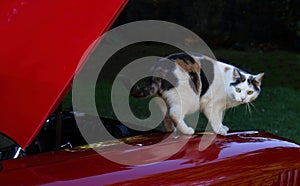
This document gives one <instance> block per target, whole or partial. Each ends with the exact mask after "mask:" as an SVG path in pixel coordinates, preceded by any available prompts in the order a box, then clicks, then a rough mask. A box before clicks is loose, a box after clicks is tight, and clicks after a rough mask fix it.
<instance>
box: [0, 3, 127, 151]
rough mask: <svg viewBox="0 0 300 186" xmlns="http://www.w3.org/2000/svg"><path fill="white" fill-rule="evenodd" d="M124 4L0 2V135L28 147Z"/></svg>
mask: <svg viewBox="0 0 300 186" xmlns="http://www.w3.org/2000/svg"><path fill="white" fill-rule="evenodd" d="M126 2H127V0H113V1H107V0H89V1H86V0H65V1H53V0H43V1H32V0H23V1H20V0H4V1H1V3H0V4H1V5H0V41H1V45H0V47H1V48H0V62H1V67H0V86H1V89H0V90H1V91H0V103H1V107H0V115H1V121H0V122H1V124H0V132H1V133H3V134H5V135H7V136H8V137H10V138H11V139H13V140H14V141H15V142H16V143H18V144H19V145H20V146H21V147H23V148H25V147H27V146H28V145H29V144H30V142H31V141H32V140H33V139H34V137H35V136H36V134H37V133H38V131H39V130H40V128H41V126H42V125H43V123H44V122H45V120H46V119H47V117H48V116H49V114H51V112H53V111H54V110H55V109H56V107H57V105H58V104H59V103H60V102H61V101H62V99H63V97H64V96H65V94H66V93H67V92H68V90H69V89H70V83H71V82H72V79H73V77H74V74H75V71H76V69H77V66H78V64H80V63H81V61H84V60H85V56H86V55H85V54H87V53H89V51H88V50H89V49H91V48H93V47H91V46H92V44H93V43H94V42H95V41H96V40H97V38H99V36H100V35H101V34H103V33H104V32H105V31H106V30H107V29H108V28H109V27H110V26H111V24H112V23H113V22H114V20H115V18H116V17H117V16H118V14H119V13H120V11H121V10H122V8H123V7H124V6H125V4H126Z"/></svg>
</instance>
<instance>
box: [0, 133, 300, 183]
mask: <svg viewBox="0 0 300 186" xmlns="http://www.w3.org/2000/svg"><path fill="white" fill-rule="evenodd" d="M166 135H167V134H150V135H144V136H139V137H134V138H125V139H123V140H122V142H126V143H128V144H131V145H132V147H129V149H127V150H126V149H123V150H120V149H121V145H120V144H119V143H116V142H111V143H109V142H108V143H106V145H104V146H102V147H98V148H96V150H97V151H101V152H105V153H106V154H107V155H111V156H120V157H124V158H126V157H127V158H128V157H130V158H140V159H141V158H142V157H150V156H151V157H154V158H155V157H156V156H160V155H161V153H163V151H164V150H167V149H170V148H172V147H176V145H177V144H178V143H180V142H182V140H184V139H185V138H186V136H177V137H176V138H174V139H173V140H172V141H171V142H166V143H159V144H154V145H153V143H155V142H158V141H160V140H161V139H163V138H165V137H166ZM207 137H209V135H208V136H205V137H203V136H202V135H194V136H193V137H192V138H191V139H190V140H189V142H188V143H187V144H186V145H185V146H184V147H183V148H182V149H180V150H179V151H178V152H177V153H176V154H174V155H173V156H171V157H170V158H168V159H166V160H164V161H160V162H156V163H152V164H145V165H140V166H128V165H121V164H117V163H114V162H111V161H109V160H107V159H105V158H103V157H102V156H100V155H99V154H97V153H96V152H95V151H94V150H92V149H90V148H84V147H81V148H75V149H68V150H64V151H56V152H50V153H45V154H39V155H33V156H28V157H24V158H20V159H16V160H6V161H3V162H1V164H2V166H3V170H2V171H1V172H0V180H1V183H3V184H6V183H10V184H12V185H19V184H22V185H38V184H41V185H43V184H45V185H89V186H90V185H106V184H108V185H153V184H154V185H175V184H178V185H280V184H285V185H288V184H289V185H299V184H300V146H299V145H297V144H294V143H292V142H288V141H284V140H282V139H279V138H277V137H275V136H272V135H270V134H266V133H261V132H237V133H230V134H229V135H228V136H226V137H224V136H217V138H215V139H214V140H213V141H212V143H211V145H210V146H208V148H206V149H205V150H203V151H200V150H199V143H200V141H201V140H207V139H208V138H207ZM109 144H111V145H109ZM137 144H142V145H137ZM150 144H152V145H150ZM132 154H135V156H134V157H133V156H132ZM147 159H148V158H146V160H145V163H146V161H147ZM15 178H18V179H15Z"/></svg>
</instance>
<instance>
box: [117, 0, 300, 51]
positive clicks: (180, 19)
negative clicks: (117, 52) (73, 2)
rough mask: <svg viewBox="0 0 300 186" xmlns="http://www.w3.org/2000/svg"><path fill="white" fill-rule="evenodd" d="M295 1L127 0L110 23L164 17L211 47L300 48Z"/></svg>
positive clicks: (299, 6) (299, 10)
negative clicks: (120, 11) (186, 29)
mask: <svg viewBox="0 0 300 186" xmlns="http://www.w3.org/2000/svg"><path fill="white" fill-rule="evenodd" d="M299 18H300V1H297V0H230V1H225V0H209V1H203V0H176V1H174V0H143V1H141V0H131V1H129V3H128V5H127V6H126V8H125V9H124V11H123V12H122V13H121V15H120V17H119V18H118V19H117V21H116V23H115V25H114V26H117V25H120V24H124V23H126V22H132V21H137V20H147V19H155V20H164V21H170V22H173V23H177V24H179V25H182V26H184V27H186V28H188V29H190V30H192V31H193V32H195V33H196V34H198V35H199V36H200V37H201V38H202V39H204V41H205V42H206V43H207V44H208V46H210V47H212V48H231V49H237V50H256V49H257V50H263V51H270V50H275V49H284V50H289V51H299V49H300V19H299Z"/></svg>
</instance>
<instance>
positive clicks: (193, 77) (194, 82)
mask: <svg viewBox="0 0 300 186" xmlns="http://www.w3.org/2000/svg"><path fill="white" fill-rule="evenodd" d="M189 76H190V86H191V87H192V89H193V90H194V91H195V93H196V94H197V93H198V90H199V86H200V84H199V83H200V82H199V76H198V74H197V72H193V71H190V72H189Z"/></svg>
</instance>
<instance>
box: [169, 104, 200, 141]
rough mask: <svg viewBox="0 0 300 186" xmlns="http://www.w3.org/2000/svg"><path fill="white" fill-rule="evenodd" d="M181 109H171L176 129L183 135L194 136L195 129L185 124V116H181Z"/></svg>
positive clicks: (171, 116)
mask: <svg viewBox="0 0 300 186" xmlns="http://www.w3.org/2000/svg"><path fill="white" fill-rule="evenodd" d="M180 110H181V109H180V108H178V107H172V108H171V109H170V118H171V120H172V122H173V123H174V125H175V126H176V128H177V129H178V130H179V131H180V132H182V133H183V134H187V135H191V134H194V132H195V131H194V129H193V128H192V127H188V126H187V125H186V123H185V122H184V120H183V119H184V115H182V114H181V111H180Z"/></svg>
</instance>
